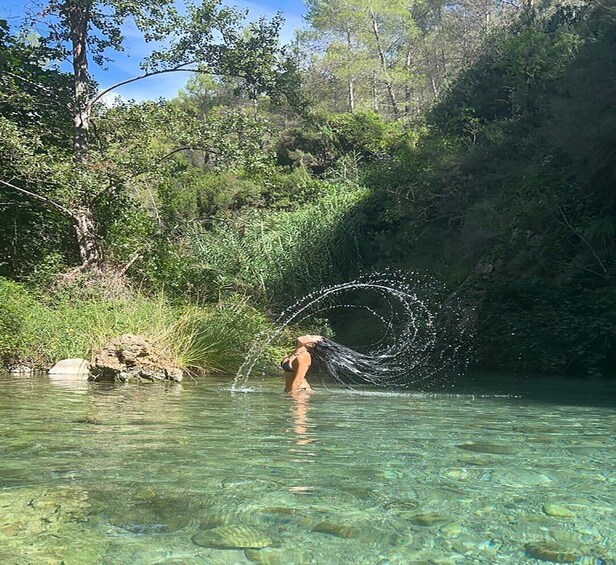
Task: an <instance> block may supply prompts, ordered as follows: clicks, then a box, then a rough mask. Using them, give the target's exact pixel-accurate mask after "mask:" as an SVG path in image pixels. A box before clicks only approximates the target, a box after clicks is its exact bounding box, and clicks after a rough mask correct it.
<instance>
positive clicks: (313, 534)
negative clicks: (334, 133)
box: [0, 375, 616, 565]
mask: <svg viewBox="0 0 616 565" xmlns="http://www.w3.org/2000/svg"><path fill="white" fill-rule="evenodd" d="M251 384H254V390H253V391H252V392H245V393H234V394H232V393H231V392H230V390H229V389H230V385H231V380H230V379H229V378H225V379H222V378H220V379H208V380H207V381H202V382H199V383H193V382H186V383H183V384H174V385H124V386H119V385H118V386H112V385H102V384H88V383H70V382H69V383H65V382H61V381H60V382H51V381H50V380H49V379H47V378H46V377H40V378H34V379H23V378H14V377H9V376H6V375H5V376H0V415H1V420H0V455H1V457H0V562H1V563H3V564H19V565H23V564H25V563H27V564H38V563H41V564H42V563H45V564H47V563H61V562H64V563H66V564H67V565H69V564H73V563H75V564H80V565H81V564H89V563H101V564H103V563H104V564H126V563H131V564H142V563H143V564H146V563H147V564H153V563H161V564H163V563H166V564H175V565H178V564H180V563H181V564H193V563H194V564H199V563H203V564H218V563H220V564H236V563H237V564H243V563H244V564H249V563H272V564H273V563H281V564H282V563H284V564H292V563H317V564H322V563H323V564H324V563H327V564H335V563H341V564H342V563H344V564H347V563H352V564H370V565H372V564H381V565H386V564H405V565H406V564H411V563H414V562H415V563H437V564H446V563H449V564H457V563H486V564H492V563H503V564H519V563H545V561H539V558H541V557H542V558H543V559H551V560H552V561H558V560H561V561H568V562H577V563H580V564H597V565H598V564H601V563H614V562H615V561H614V559H615V558H616V540H615V539H614V538H613V537H611V536H613V533H614V532H615V531H616V511H615V504H614V503H615V495H614V492H616V485H615V484H614V483H615V482H616V479H615V477H616V475H615V474H614V467H615V463H614V453H615V452H616V451H615V449H614V448H615V446H616V438H615V435H614V429H616V426H615V424H616V410H615V409H614V406H615V403H614V398H615V396H614V392H615V387H614V384H611V383H610V382H609V381H603V382H590V381H562V380H553V379H552V380H546V379H543V380H541V381H537V382H535V383H534V384H533V383H529V382H526V381H523V380H517V381H516V380H513V379H510V378H504V377H502V376H495V375H491V376H487V377H486V378H485V379H480V380H476V381H474V382H471V383H467V384H466V385H460V384H458V386H457V387H456V388H454V389H451V390H444V391H439V392H419V391H416V392H412V391H411V392H408V391H406V392H392V391H377V390H374V389H363V390H359V391H349V390H345V389H341V388H334V387H330V389H329V390H326V389H323V388H321V389H320V390H319V392H318V393H317V394H314V395H313V396H312V397H310V398H301V399H296V400H292V399H290V398H289V397H287V396H286V395H284V394H283V393H282V392H281V390H280V389H281V382H279V380H278V379H276V378H272V379H271V380H267V381H257V382H255V383H249V385H251Z"/></svg>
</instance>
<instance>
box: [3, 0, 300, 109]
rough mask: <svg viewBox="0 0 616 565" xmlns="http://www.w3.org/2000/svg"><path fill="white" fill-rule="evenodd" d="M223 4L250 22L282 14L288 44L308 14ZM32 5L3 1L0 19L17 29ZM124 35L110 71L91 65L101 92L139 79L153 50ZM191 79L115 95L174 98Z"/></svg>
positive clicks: (266, 3) (256, 1)
mask: <svg viewBox="0 0 616 565" xmlns="http://www.w3.org/2000/svg"><path fill="white" fill-rule="evenodd" d="M180 3H181V2H178V4H180ZM223 4H227V5H230V6H235V7H237V8H240V9H246V10H248V20H253V19H257V18H258V17H260V16H266V17H272V16H274V15H275V14H276V12H281V13H282V14H283V15H284V18H285V25H284V28H283V30H282V36H281V39H282V41H283V42H285V43H286V42H288V41H290V40H292V39H293V35H294V31H295V30H296V29H297V28H299V27H301V26H302V23H303V22H302V14H304V13H305V5H304V2H303V1H302V0H286V1H285V0H251V1H244V0H237V1H234V0H224V1H223ZM30 5H32V2H31V1H30V0H25V1H24V0H0V18H1V19H6V20H8V21H9V23H10V24H11V25H14V26H17V25H19V22H20V20H21V18H22V16H23V14H24V12H25V10H26V9H27V8H28V7H29V6H30ZM124 31H125V43H124V45H125V50H124V52H122V53H116V52H112V51H109V52H108V54H109V56H110V57H111V58H112V61H111V62H110V63H109V64H108V69H107V70H103V69H101V68H99V67H97V66H96V65H94V64H92V63H91V72H92V76H93V77H94V79H95V80H96V81H98V83H99V85H100V87H101V88H104V87H105V86H108V85H110V84H114V83H116V82H120V81H122V80H125V79H128V78H131V77H134V76H137V75H139V74H140V70H139V63H140V62H141V60H142V59H143V57H144V56H146V55H147V54H148V53H149V51H150V49H151V46H150V45H148V44H146V43H145V42H144V41H143V38H142V37H141V34H140V33H139V32H138V31H137V30H136V29H134V28H131V27H130V26H127V27H126V29H125V30H124ZM189 77H190V74H189V73H170V74H167V75H161V76H157V77H152V78H148V79H144V80H140V81H137V82H134V83H132V84H130V85H126V86H124V87H120V88H118V89H117V90H115V91H114V92H115V93H116V94H119V95H121V96H122V97H123V98H127V99H134V100H137V101H141V100H148V99H150V100H151V99H157V98H160V97H163V98H172V97H174V96H175V95H176V94H177V92H178V91H179V90H180V89H181V88H182V87H183V86H184V85H185V84H186V81H187V80H188V78H189Z"/></svg>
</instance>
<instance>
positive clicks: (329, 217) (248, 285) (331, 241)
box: [189, 184, 368, 304]
mask: <svg viewBox="0 0 616 565" xmlns="http://www.w3.org/2000/svg"><path fill="white" fill-rule="evenodd" d="M367 196H368V191H367V190H366V189H364V188H362V187H358V186H356V185H353V184H332V185H330V190H329V191H328V193H327V194H326V195H325V196H324V197H321V198H319V199H318V200H316V201H315V202H308V203H304V202H299V203H298V204H297V208H296V209H295V210H292V211H288V212H270V213H267V214H264V213H263V212H262V211H258V210H255V211H252V212H251V213H248V214H245V215H244V216H242V217H241V218H240V219H239V220H236V221H235V222H219V223H217V224H215V225H214V226H213V227H212V228H211V229H209V230H205V229H203V228H202V227H199V226H193V227H192V231H191V232H190V233H189V241H190V244H191V247H192V249H191V251H192V253H193V254H194V256H195V257H196V258H197V259H198V261H199V262H200V264H201V268H202V270H203V271H204V272H206V273H207V275H208V276H207V277H205V279H206V280H209V281H211V284H212V286H214V287H216V288H219V289H221V290H223V291H225V290H232V291H235V292H240V293H244V294H249V295H251V296H253V297H255V298H258V299H259V300H260V301H261V302H263V303H266V304H271V303H278V304H280V303H286V302H288V301H290V300H291V299H292V298H293V297H297V296H301V295H303V294H305V293H307V292H310V291H312V290H315V289H317V288H319V287H321V286H323V285H328V284H333V283H335V282H339V281H340V280H343V279H345V278H346V277H347V276H348V274H349V272H351V271H352V270H353V269H354V268H356V265H357V262H358V259H359V251H358V247H357V239H358V238H357V234H358V232H359V229H360V226H361V222H362V220H361V217H360V214H359V213H358V208H359V204H360V203H361V202H362V201H364V199H366V198H367Z"/></svg>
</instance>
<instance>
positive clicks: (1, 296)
mask: <svg viewBox="0 0 616 565" xmlns="http://www.w3.org/2000/svg"><path fill="white" fill-rule="evenodd" d="M270 327H271V322H269V320H268V319H267V318H266V317H265V316H264V315H263V314H262V313H260V312H259V311H257V310H256V309H255V308H254V307H252V306H250V305H249V304H248V303H247V302H246V301H245V300H244V299H240V298H238V297H233V296H230V297H228V299H227V300H225V301H224V302H220V303H218V304H216V305H213V306H210V307H207V308H204V307H197V306H190V305H173V304H171V303H170V302H169V301H168V300H167V299H166V298H165V297H164V296H163V295H158V296H154V297H148V296H146V295H144V294H140V293H137V292H134V291H124V292H123V293H121V294H119V295H117V296H115V297H112V296H105V295H104V294H101V293H98V292H96V291H91V292H87V293H84V292H83V291H81V290H79V288H78V287H71V286H68V287H65V288H64V289H62V290H61V291H60V292H56V293H55V294H53V295H47V296H43V295H39V294H37V293H33V292H30V291H28V290H26V288H25V287H23V286H21V285H18V284H16V283H14V282H11V281H8V280H6V279H0V364H1V365H2V366H5V367H6V366H11V365H15V364H17V363H27V364H28V365H31V366H34V367H39V368H46V367H49V366H51V365H53V364H54V363H55V362H57V361H58V360H60V359H65V358H71V357H84V358H86V359H89V358H90V356H91V354H92V352H93V351H94V350H96V349H97V348H98V347H100V346H101V345H103V344H104V343H105V342H106V341H108V340H110V339H112V338H114V337H116V336H118V335H120V334H123V333H133V334H138V335H142V336H144V337H146V338H147V339H148V340H150V341H151V342H152V343H154V344H155V345H156V346H157V348H158V349H159V351H160V352H161V353H162V354H163V355H164V356H166V357H167V358H168V359H169V360H170V361H172V362H174V363H176V364H177V365H178V366H180V367H184V368H186V369H189V370H190V371H192V372H193V373H208V372H212V371H224V372H233V371H234V370H236V369H237V367H238V366H239V364H240V363H241V361H242V359H243V357H244V355H245V353H246V351H247V349H248V347H249V345H250V343H251V342H252V339H253V338H254V336H255V335H257V334H258V333H260V332H262V331H265V330H266V329H269V328H270ZM270 355H278V352H277V351H276V350H274V349H272V350H271V351H270ZM266 361H267V359H266Z"/></svg>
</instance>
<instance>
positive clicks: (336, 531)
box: [312, 520, 361, 538]
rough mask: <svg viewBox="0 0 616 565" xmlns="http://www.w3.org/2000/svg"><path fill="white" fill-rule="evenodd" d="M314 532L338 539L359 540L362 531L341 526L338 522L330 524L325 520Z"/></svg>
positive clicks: (313, 529)
mask: <svg viewBox="0 0 616 565" xmlns="http://www.w3.org/2000/svg"><path fill="white" fill-rule="evenodd" d="M312 531H313V532H318V533H320V534H329V535H330V536H336V537H337V538H359V537H361V531H360V530H359V529H358V528H354V527H353V526H347V525H345V524H339V523H338V522H330V521H328V520H325V521H323V522H319V523H318V524H317V525H316V526H315V527H314V528H312Z"/></svg>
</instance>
